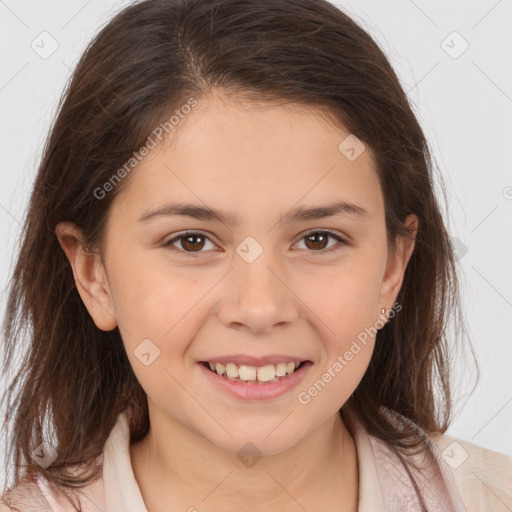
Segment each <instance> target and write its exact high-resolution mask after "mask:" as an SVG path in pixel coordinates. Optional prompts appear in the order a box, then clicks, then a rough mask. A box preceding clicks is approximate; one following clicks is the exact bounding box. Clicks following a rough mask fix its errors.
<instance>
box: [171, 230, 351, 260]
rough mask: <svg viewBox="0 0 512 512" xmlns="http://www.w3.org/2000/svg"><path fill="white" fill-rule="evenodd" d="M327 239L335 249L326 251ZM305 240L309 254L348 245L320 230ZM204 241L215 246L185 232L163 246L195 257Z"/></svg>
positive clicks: (203, 236)
mask: <svg viewBox="0 0 512 512" xmlns="http://www.w3.org/2000/svg"><path fill="white" fill-rule="evenodd" d="M329 238H332V239H335V240H337V241H338V247H336V248H335V249H332V248H329V249H327V250H326V246H327V240H328V239H329ZM302 240H305V241H306V242H305V243H306V248H308V249H311V251H309V252H321V253H325V252H329V251H335V250H338V249H340V248H341V247H342V246H343V245H348V242H346V241H345V240H343V239H342V238H341V237H339V236H338V235H335V234H334V233H332V232H331V231H327V230H322V231H310V232H309V233H306V234H305V235H304V236H303V237H302V238H301V239H300V240H299V242H301V241H302ZM205 241H208V242H210V243H211V244H212V245H213V246H214V247H215V244H213V242H212V241H211V240H210V239H209V238H208V237H207V236H206V235H204V234H203V233H201V232H198V231H187V232H186V233H182V234H181V235H178V236H176V237H174V238H172V239H171V240H169V241H168V242H166V243H165V244H164V247H170V248H171V247H172V246H173V245H174V244H175V243H178V242H180V244H181V247H182V249H178V250H176V249H171V250H173V251H176V252H185V253H187V254H188V255H190V256H197V254H194V253H201V252H204V251H201V249H203V248H204V244H205Z"/></svg>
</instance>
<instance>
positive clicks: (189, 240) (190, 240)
mask: <svg viewBox="0 0 512 512" xmlns="http://www.w3.org/2000/svg"><path fill="white" fill-rule="evenodd" d="M207 241H208V242H210V243H212V242H211V240H210V239H209V238H208V237H207V236H205V235H204V234H203V233H199V232H195V231H190V232H186V233H182V234H181V235H178V236H176V237H174V238H173V239H171V240H169V241H168V242H166V243H165V244H164V246H165V247H169V246H173V245H174V244H176V243H177V242H179V245H180V246H181V247H178V246H177V247H176V250H177V251H178V252H180V251H181V252H185V253H189V254H190V253H201V252H205V251H203V250H202V249H203V248H204V246H205V243H206V242H207ZM212 245H213V243H212ZM173 250H174V249H173ZM190 255H191V256H196V255H195V254H190Z"/></svg>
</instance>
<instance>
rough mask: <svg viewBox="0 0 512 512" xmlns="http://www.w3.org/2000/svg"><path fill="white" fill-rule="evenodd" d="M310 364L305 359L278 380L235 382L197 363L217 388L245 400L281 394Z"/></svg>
mask: <svg viewBox="0 0 512 512" xmlns="http://www.w3.org/2000/svg"><path fill="white" fill-rule="evenodd" d="M312 365H313V363H312V362H311V361H306V362H304V363H303V364H302V366H301V367H300V368H298V369H297V370H295V371H294V372H293V373H290V374H288V375H287V376H286V377H281V378H280V379H279V381H278V382H266V383H263V384H258V383H257V382H254V383H252V382H236V381H233V380H228V379H226V378H225V377H221V376H220V375H218V374H217V373H214V372H212V371H211V370H209V369H208V368H206V366H205V365H204V364H203V363H198V366H199V369H200V371H201V372H202V373H203V374H204V375H205V376H206V378H207V379H209V380H210V382H211V383H212V384H214V385H216V386H218V388H219V389H221V390H222V391H224V392H226V393H228V394H230V395H231V396H234V397H236V398H243V399H245V400H264V399H268V398H276V397H278V396H280V395H283V394H284V393H286V392H287V391H290V390H291V389H293V388H294V387H295V386H297V385H298V384H299V383H300V382H301V381H302V379H303V378H304V376H305V375H306V373H307V372H308V370H309V368H310V367H311V366H312Z"/></svg>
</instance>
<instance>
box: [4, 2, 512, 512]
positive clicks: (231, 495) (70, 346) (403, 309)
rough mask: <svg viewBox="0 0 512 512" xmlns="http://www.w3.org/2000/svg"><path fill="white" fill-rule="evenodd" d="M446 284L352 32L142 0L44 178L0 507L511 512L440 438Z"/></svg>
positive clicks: (380, 87)
mask: <svg viewBox="0 0 512 512" xmlns="http://www.w3.org/2000/svg"><path fill="white" fill-rule="evenodd" d="M457 293H458V289H457V276H456V272H455V265H454V256H453V253H452V249H451V245H450V241H449V236H448V233H447V230H446V228H445V226H444V224H443V219H442V217H441V215H440V210H439V207H438V203H437V200H436V198H435V196H434V193H433V187H432V164H431V158H430V155H429V150H428V145H427V142H426V140H425V137H424V134H423V133H422V130H421V128H420V126H419V124H418V121H417V120H416V118H415V116H414V114H413V112H412V110H411V108H410V106H409V104H408V101H407V98H406V95H405V93H404V91H403V90H402V88H401V86H400V84H399V81H398V79H397V77H396V75H395V73H394V72H393V70H392V68H391V67H390V64H389V63H388V61H387V60H386V58H385V56H384V55H383V53H382V51H381V50H380V49H379V48H378V47H377V46H376V44H375V43H374V41H373V40H372V39H371V37H370V36H369V35H368V34H367V33H365V32H364V31H363V30H362V29H361V28H360V27H359V26H357V25H356V24H355V23H354V22H353V21H352V20H351V19H350V18H348V17H347V16H346V15H345V14H343V13H342V12H341V11H340V10H338V9H337V8H336V7H334V6H333V5H331V4H329V3H327V2H326V1H324V0H300V1H290V0H206V1H205V0H151V1H149V0H146V1H142V2H138V3H135V4H133V5H131V6H129V7H128V8H126V9H125V10H123V11H122V12H121V13H120V14H118V15H117V16H116V17H115V18H114V19H113V20H112V21H111V22H110V23H109V24H108V25H107V26H106V27H105V28H104V29H103V30H101V32H100V33H99V34H98V36H97V37H96V38H95V39H94V41H93V42H92V43H91V45H90V46H89V48H88V49H87V51H86V52H85V54H84V55H83V57H82V58H81V60H80V62H79V64H78V66H77V68H76V70H75V72H74V75H73V78H72V81H71V83H70V85H69V87H68V89H67V91H66V93H65V95H64V97H63V100H62V103H61V105H60V111H59V113H58V116H57V118H56V120H55V123H54V126H53V129H52V131H51V133H50V136H49V138H48V141H47V144H46V147H45V152H44V156H43V160H42V162H41V166H40V169H39V173H38V175H37V179H36V181H35V185H34V190H33V194H32V197H31V201H30V206H29V211H28V216H27V219H26V229H25V233H24V240H23V245H22V247H21V251H20V254H19V257H18V260H17V265H16V268H15V271H14V275H13V279H12V283H11V288H10V295H9V299H8V307H7V312H6V318H5V343H6V354H7V365H6V367H9V366H10V365H12V361H13V354H14V349H15V347H16V346H17V345H19V343H20V340H21V333H22V327H23V326H25V325H27V324H28V323H30V338H29V339H30V346H29V347H28V350H27V352H26V354H25V359H24V364H23V366H22V368H21V370H20V372H19V373H18V374H17V375H16V377H15V379H14V380H13V382H12V383H11V385H10V387H9V389H8V392H7V393H6V395H5V397H4V400H5V403H6V405H7V407H8V413H7V415H6V418H5V419H6V423H7V421H11V422H12V425H13V432H12V434H10V435H9V436H8V439H10V440H12V443H11V445H10V449H9V450H8V451H9V455H8V456H10V457H11V459H9V458H8V457H6V462H7V463H9V462H8V461H9V460H12V461H13V464H14V467H15V478H14V483H13V485H11V486H10V487H9V488H6V489H4V494H3V497H2V505H1V506H0V510H2V511H3V512H5V511H8V510H18V511H24V512H25V511H29V510H53V511H71V510H84V511H92V510H95V511H96V510H103V511H108V512H121V511H137V512H146V511H149V512H160V511H168V510H183V511H195V510H198V511H205V512H206V511H218V510H228V511H234V510H243V511H249V510H250V511H254V510H257V511H260V510H261V511H262V510H267V509H269V508H273V509H279V510H284V511H290V512H291V511H299V510H307V511H326V512H331V511H337V512H339V511H343V512H354V511H357V510H359V511H366V512H369V511H371V512H379V511H394V512H396V511H420V510H421V511H439V510H443V511H457V512H461V511H463V510H471V511H477V510H478V511H481V510H497V509H498V507H499V506H503V505H504V506H505V507H508V508H509V509H510V508H511V507H512V489H511V485H512V484H511V482H512V459H510V458H509V457H506V456H505V455H503V454H499V453H496V452H492V451H490V450H486V449H483V448H481V447H478V446H476V445H473V444H471V443H467V442H464V441H462V440H456V439H453V438H451V437H450V436H447V435H446V434H445V432H446V430H447V428H448V426H449V424H450V421H451V398H450V397H451V395H450V386H449V367H448V364H447V363H448V348H449V347H448V341H447V340H448V338H447V336H446V326H447V322H448V319H449V318H450V314H454V315H455V319H457V318H458V317H457V315H456V313H457V311H458V306H459V302H458V295H457ZM459 320H460V319H459ZM460 332H461V333H463V332H464V330H463V326H462V324H461V330H460ZM434 386H435V387H434Z"/></svg>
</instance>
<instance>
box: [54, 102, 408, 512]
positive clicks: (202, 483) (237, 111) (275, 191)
mask: <svg viewBox="0 0 512 512" xmlns="http://www.w3.org/2000/svg"><path fill="white" fill-rule="evenodd" d="M348 134H349V133H348V132H347V131H346V130H345V131H344V130H342V129H340V128H339V127H335V126H334V125H332V124H331V123H329V121H327V120H326V119H325V118H324V117H322V116H321V115H319V113H318V112H316V111H314V110H312V109H306V108H304V107H302V108H299V107H298V106H297V105H286V106H282V105H281V106H277V105H271V104H267V105H260V104H254V103H245V104H242V103H232V102H231V101H228V100H227V99H226V98H225V97H223V96H222V95H221V94H219V93H211V94H210V95H209V96H208V97H203V98H201V99H200V100H199V103H198V105H197V106H196V107H195V108H194V109H193V110H192V112H191V113H190V114H188V115H187V117H186V118H185V119H184V120H182V121H181V122H180V124H179V126H177V127H176V128H175V129H174V131H173V132H171V135H172V137H171V138H169V140H168V141H166V143H165V144H161V145H160V146H159V147H158V148H156V149H154V150H153V151H152V152H151V153H150V154H149V155H148V156H147V157H146V158H145V159H144V160H143V161H142V162H141V163H140V164H139V166H138V167H137V169H135V170H134V171H132V172H133V173H134V175H133V176H131V177H130V182H129V183H128V184H127V185H128V186H127V187H126V188H125V189H124V190H123V191H122V193H120V194H119V195H118V196H117V197H116V199H115V200H114V202H113V205H112V208H111V210H110V213H109V218H108V223H107V232H106V233H107V238H106V249H105V254H104V261H105V265H103V264H102V263H101V261H100V260H99V257H98V256H97V255H95V254H94V253H93V254H88V253H86V252H85V251H84V250H83V246H82V245H81V244H80V241H79V240H80V231H79V230H78V229H77V228H76V227H75V226H74V225H73V224H71V223H68V222H64V223H61V224H59V225H58V226H57V228H56V234H57V236H58V238H59V241H60V243H61V246H62V248H63V250H64V251H65V253H66V255H67V257H68V259H69V261H70V264H71V266H72V268H73V272H74V277H75V281H76V284H77V289H78V291H79V293H80V295H81V297H82V300H83V302H84V304H85V306H86V307H87V309H88V311H89V313H90V315H91V317H92V318H93V319H94V322H95V323H96V325H97V327H98V328H99V329H102V330H111V329H113V328H114V327H115V326H117V325H118V326H119V328H120V332H121V335H122V338H123V342H124V345H125V348H126V350H127V354H128V357H129V359H130V362H131V364H132V367H133V370H134V372H135V375H136V376H137V379H138V380H139V382H140V384H141V386H142V387H143V388H144V390H145V392H146V393H147V396H148V405H149V416H150V423H151V428H150V431H149V433H148V435H147V436H146V437H145V438H144V439H143V440H142V441H140V442H139V443H137V444H132V445H131V446H130V453H131V458H132V466H133V469H134V473H135V476H136V479H137V481H138V483H139V486H140V489H141V493H142V495H143V498H144V501H145V503H146V505H147V507H148V510H149V511H151V512H159V511H164V510H170V509H173V510H174V508H173V507H176V510H189V509H190V508H191V507H195V508H196V509H197V510H201V511H215V510H229V511H235V510H237V511H240V510H242V511H245V510H247V511H249V510H251V511H255V510H268V508H269V506H272V507H279V510H285V511H300V510H304V508H305V509H306V510H326V511H331V510H332V511H334V510H336V511H338V512H339V511H340V510H342V511H355V510H357V506H358V492H359V487H358V463H357V451H356V447H355V444H354V440H353V438H352V436H351V435H350V433H349V431H348V430H347V428H346V426H345V425H344V423H343V421H342V420H341V417H340V415H339V414H338V410H339V409H340V408H341V407H342V406H343V404H344V403H345V402H346V400H347V399H348V398H349V397H350V395H351V394H352V392H353V391H354V390H355V388H356V387H357V385H358V384H359V382H360V381H361V379H362V377H363V375H364V373H365V371H366V369H367V367H368V364H369V361H370V358H371V356H372V352H373V348H374V342H375V340H374V338H372V337H371V336H370V337H369V338H368V342H367V345H366V346H363V348H362V350H361V351H360V352H359V353H358V354H357V355H356V356H354V358H353V359H352V360H351V361H350V362H349V364H348V365H347V366H346V367H344V369H343V371H342V372H340V373H339V374H338V375H337V376H336V377H335V378H333V379H332V380H331V381H330V382H329V383H328V384H327V385H326V386H325V387H324V389H323V390H322V391H321V392H320V393H318V394H317V395H316V396H315V397H314V398H312V399H311V401H310V402H309V403H308V404H301V403H299V401H298V400H297V394H298V393H299V392H300V391H304V390H307V389H308V388H309V387H310V386H311V385H312V384H313V383H314V382H315V381H317V380H318V379H319V378H321V376H322V374H323V373H324V372H325V371H326V370H327V368H329V367H330V366H332V364H333V362H334V361H336V358H337V357H338V356H339V355H343V354H344V353H345V352H346V351H347V350H348V349H349V347H350V345H351V343H352V341H353V340H355V339H356V337H357V335H358V334H359V333H361V332H362V331H364V330H365V328H370V327H371V326H374V325H375V323H376V321H378V320H383V319H384V321H385V317H383V316H382V314H381V309H382V308H386V310H387V311H389V310H390V309H391V307H392V306H393V304H394V303H395V300H396V297H397V295H398V292H399V290H400V287H401V284H402V281H403V275H404V271H405V268H406V265H407V263H408V261H409V259H410V256H411V254H412V251H413V249H414V240H410V239H408V238H399V239H398V240H397V250H396V251H395V252H392V251H388V247H387V243H386V229H385V217H384V199H383V196H382V192H381V189H380V185H379V181H378V177H377V173H376V170H375V167H374V163H373V159H372V155H371V152H370V150H369V149H368V148H367V149H366V151H364V152H363V153H362V154H361V155H360V156H359V157H358V158H357V159H356V160H354V161H350V160H349V159H347V158H346V156H345V155H344V154H342V153H341V152H340V151H339V150H338V145H339V144H340V142H341V141H343V139H344V138H345V137H346V136H347V135H348ZM329 170H330V172H329ZM341 199H343V200H346V201H351V202H353V203H355V204H357V205H359V206H361V207H363V208H365V209H366V210H368V213H369V215H368V216H367V217H365V218H358V217H357V216H354V215H347V214H344V215H337V216H335V217H329V218H324V219H319V220H318V219H317V220H307V221H295V222H293V223H292V224H289V225H288V224H285V223H280V222H279V221H280V217H281V216H282V215H284V214H285V213H286V212H287V211H288V210H290V209H291V208H292V207H296V206H298V205H304V206H314V205H318V206H322V205H325V204H326V203H330V202H332V201H335V200H341ZM177 200H180V201H186V202H194V203H197V204H199V205H202V206H204V205H205V204H206V205H207V206H209V207H213V208H216V209H221V210H223V211H230V212H233V213H235V214H236V215H237V216H238V217H239V219H240V220H239V224H238V225H236V226H228V225H226V224H224V223H221V222H216V221H206V220H195V219H191V218H187V217H181V218H180V217H159V218H156V219H154V220H152V221H150V222H148V223H141V222H138V218H139V217H140V216H141V215H142V213H143V212H145V211H146V210H147V209H152V208H155V207H157V206H160V205H163V204H166V203H168V202H174V201H177ZM405 224H406V226H407V227H408V228H409V230H410V231H411V234H413V233H414V231H416V230H417V228H418V219H417V218H416V216H414V215H410V216H409V217H407V219H405ZM322 229H330V230H333V231H334V233H335V234H336V235H338V236H340V237H341V238H342V239H344V240H347V241H350V245H343V244H339V242H338V241H337V240H336V238H329V239H328V241H327V242H325V245H321V244H320V243H319V242H318V240H317V241H316V245H315V243H312V242H309V243H308V239H307V237H306V235H308V234H310V233H308V231H311V230H319V231H320V230H322ZM184 230H197V231H201V232H202V233H204V235H205V236H206V237H207V239H204V238H197V239H195V240H193V243H194V244H195V246H199V249H198V250H199V251H200V252H199V253H198V252H197V251H196V252H193V251H194V249H193V248H192V249H191V248H190V247H191V246H190V245H186V240H184V239H182V240H181V241H180V240H178V241H176V242H174V244H173V246H172V247H165V246H164V243H165V242H167V241H169V240H171V239H172V238H173V237H174V236H176V235H178V234H180V233H181V232H183V231H184ZM247 236H251V237H253V238H254V239H255V240H256V241H257V242H258V243H259V244H260V246H261V247H262V248H263V252H262V254H261V255H260V256H259V257H258V258H257V259H256V260H255V261H254V262H252V263H250V264H249V263H247V262H246V261H245V260H244V259H243V258H241V257H240V256H239V255H238V254H237V252H236V249H237V247H238V246H239V244H241V242H242V241H243V240H244V239H245V238H246V237H247ZM201 241H203V242H202V243H200V242H201ZM313 242H314V240H313ZM184 244H185V245H184ZM335 246H337V247H338V248H339V249H338V250H336V251H333V250H330V249H331V248H334V247H335ZM173 248H174V250H175V251H173V250H172V249H173ZM187 249H188V251H189V252H188V253H187V252H186V250H187ZM179 251H181V252H179ZM201 251H202V252H201ZM322 251H323V252H322ZM190 253H192V254H196V255H198V256H197V257H192V256H189V254H190ZM398 314H399V313H398ZM381 326H382V324H380V325H378V327H381ZM147 338H149V339H151V340H152V342H153V343H154V344H155V345H156V346H158V348H159V350H160V356H159V357H158V358H157V359H155V360H154V361H153V362H152V364H151V365H149V366H145V365H143V364H142V363H141V362H140V360H139V359H138V358H137V357H136V356H135V355H134V350H135V349H136V347H137V346H138V345H139V344H140V343H141V341H142V340H144V339H147ZM232 353H247V354H251V355H258V354H265V355H266V354H276V353H280V354H290V355H300V356H302V357H301V359H304V360H305V359H309V360H310V361H312V362H313V366H312V367H311V368H310V369H309V372H308V374H307V375H306V378H305V379H304V381H303V382H302V383H301V384H300V385H299V386H298V387H297V388H296V389H293V390H292V391H290V392H287V393H285V394H284V395H282V396H280V397H277V398H274V399H271V400H263V401H260V402H257V401H255V400H245V401H244V400H241V399H237V398H233V397H230V396H228V395H226V394H224V393H223V392H221V391H219V390H218V389H216V388H215V387H214V386H212V384H211V383H210V382H209V381H208V380H207V379H206V378H205V377H204V376H203V375H202V374H201V373H200V372H199V371H198V366H197V362H198V361H201V360H207V359H208V358H212V357H213V356H215V355H224V354H232ZM249 441H250V442H251V443H253V444H254V445H255V446H256V447H257V448H258V450H259V452H260V453H261V454H262V455H263V457H262V458H261V459H260V460H259V461H258V462H257V463H256V464H254V465H253V466H251V467H247V466H245V465H244V464H243V463H242V462H241V460H240V459H239V458H238V457H237V455H236V453H237V452H238V451H239V450H240V448H241V447H242V446H244V445H245V444H246V443H247V442H249ZM276 509H277V508H276Z"/></svg>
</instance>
